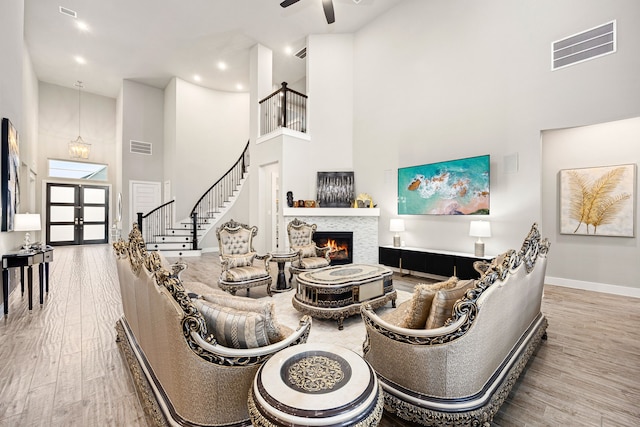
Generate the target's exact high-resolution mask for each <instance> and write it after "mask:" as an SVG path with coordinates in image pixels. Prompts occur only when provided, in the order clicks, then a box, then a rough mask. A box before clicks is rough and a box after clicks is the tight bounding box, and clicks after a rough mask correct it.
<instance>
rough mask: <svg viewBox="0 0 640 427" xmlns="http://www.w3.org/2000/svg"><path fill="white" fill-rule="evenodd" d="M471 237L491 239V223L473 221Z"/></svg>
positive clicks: (470, 229)
mask: <svg viewBox="0 0 640 427" xmlns="http://www.w3.org/2000/svg"><path fill="white" fill-rule="evenodd" d="M469 236H472V237H491V223H490V222H489V221H471V224H470V225H469Z"/></svg>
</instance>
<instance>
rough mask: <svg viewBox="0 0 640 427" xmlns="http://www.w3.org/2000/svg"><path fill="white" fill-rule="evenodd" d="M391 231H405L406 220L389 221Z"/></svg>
mask: <svg viewBox="0 0 640 427" xmlns="http://www.w3.org/2000/svg"><path fill="white" fill-rule="evenodd" d="M389 231H395V232H398V231H404V219H392V220H391V221H389Z"/></svg>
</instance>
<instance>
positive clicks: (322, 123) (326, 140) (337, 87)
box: [283, 34, 354, 200]
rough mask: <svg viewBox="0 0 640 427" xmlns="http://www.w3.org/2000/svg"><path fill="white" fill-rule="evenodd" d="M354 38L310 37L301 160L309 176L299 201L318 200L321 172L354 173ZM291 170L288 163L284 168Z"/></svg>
mask: <svg viewBox="0 0 640 427" xmlns="http://www.w3.org/2000/svg"><path fill="white" fill-rule="evenodd" d="M353 54H354V50H353V35H352V34H330V35H311V36H309V37H308V38H307V95H308V96H309V99H308V103H307V108H308V110H307V111H308V118H307V120H308V123H309V127H308V132H309V135H311V143H309V144H304V145H302V146H301V147H302V149H303V150H304V155H303V156H302V157H300V158H299V159H297V161H298V162H300V163H299V164H304V165H306V166H307V170H308V172H310V173H308V174H305V175H304V176H299V178H298V180H297V182H296V185H295V186H291V187H288V188H283V190H284V194H286V192H287V191H290V190H291V191H293V194H294V197H295V198H296V199H305V200H315V199H316V178H317V175H316V173H317V172H326V171H351V170H353V150H352V136H353ZM283 167H284V168H285V169H286V168H288V167H289V166H288V164H285V165H284V166H283Z"/></svg>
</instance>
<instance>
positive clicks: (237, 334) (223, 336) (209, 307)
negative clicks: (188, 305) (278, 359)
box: [193, 299, 270, 348]
mask: <svg viewBox="0 0 640 427" xmlns="http://www.w3.org/2000/svg"><path fill="white" fill-rule="evenodd" d="M193 304H194V305H195V306H196V308H197V309H198V310H200V313H201V314H202V316H203V317H204V320H205V322H206V324H207V332H208V333H210V334H212V335H213V336H214V337H215V339H216V341H217V342H218V343H219V344H220V345H223V346H225V347H231V348H257V347H263V346H266V345H269V344H270V342H269V336H268V334H267V328H266V327H265V319H264V316H263V315H261V314H258V313H255V312H252V311H241V310H236V309H233V308H230V307H224V306H221V305H218V304H213V303H210V302H208V301H205V300H199V299H196V300H193Z"/></svg>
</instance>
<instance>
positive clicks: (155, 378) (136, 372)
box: [113, 224, 311, 426]
mask: <svg viewBox="0 0 640 427" xmlns="http://www.w3.org/2000/svg"><path fill="white" fill-rule="evenodd" d="M113 247H114V249H115V253H116V267H117V271H118V278H119V281H120V290H121V295H122V307H123V311H124V316H122V318H121V319H120V320H119V321H118V322H117V324H116V331H117V341H118V345H119V347H120V350H121V352H122V354H123V355H124V358H125V360H126V361H127V364H128V365H129V368H130V370H131V373H132V377H133V380H134V383H135V385H136V390H137V392H138V396H139V398H140V402H141V404H142V406H143V408H144V410H145V414H146V416H147V421H148V423H149V425H190V426H241V425H249V424H250V421H249V412H248V406H247V396H248V392H249V388H250V387H251V383H252V381H253V378H254V376H255V374H256V372H257V370H258V368H259V367H260V366H261V365H262V364H263V363H264V362H265V361H266V360H268V359H269V358H270V357H271V356H272V355H273V354H274V353H276V352H277V351H280V350H282V349H284V348H286V347H289V346H291V345H295V344H299V343H304V342H306V340H307V337H308V334H309V330H310V327H311V319H310V318H309V317H308V316H304V317H303V318H302V319H301V320H300V325H299V326H298V328H297V330H295V331H293V330H291V329H290V328H287V327H286V326H284V325H278V324H277V322H276V321H275V319H273V318H271V319H267V318H266V317H267V316H268V314H269V313H268V312H269V311H272V308H273V302H270V301H268V302H266V303H265V304H266V305H260V300H252V299H249V298H241V297H232V296H230V295H229V294H228V293H226V292H223V291H221V290H219V289H212V288H210V287H208V286H206V285H204V284H201V283H186V284H184V285H183V283H182V281H181V279H180V278H179V277H178V275H177V272H178V271H179V270H180V268H179V267H178V268H175V269H173V271H170V270H169V269H168V267H169V266H167V265H166V264H165V265H164V266H163V261H162V259H161V257H160V255H159V254H158V253H157V252H147V251H146V249H145V246H144V241H143V240H142V235H141V234H140V231H139V230H138V228H137V225H135V224H134V227H133V230H132V231H131V233H130V235H129V241H128V242H125V241H123V240H120V241H118V242H116V243H114V244H113ZM185 286H187V287H188V289H185ZM194 293H197V294H198V296H197V297H196V295H194ZM205 293H206V295H204V296H202V294H205ZM238 301H240V304H242V303H245V302H246V304H245V307H244V308H247V307H246V305H251V304H253V305H256V304H257V305H259V307H253V308H252V307H248V308H247V309H246V310H243V309H241V307H239V306H238V305H237V304H238ZM225 302H228V304H225V305H223V303H225ZM233 302H235V303H236V305H235V306H234V305H233V304H232V303H233ZM269 304H270V305H269ZM265 311H266V313H265ZM238 319H240V320H238ZM234 322H235V323H234ZM249 325H251V326H252V327H251V328H249V327H248V326H249ZM269 328H271V329H269ZM258 329H259V330H260V333H258V332H257V331H258ZM273 329H275V330H276V331H275V332H276V335H277V337H275V338H274V336H273V332H274V330H273ZM249 330H251V333H252V334H254V335H255V337H256V338H252V339H250V338H248V335H250V333H249V332H247V331H249ZM227 331H228V332H229V334H230V336H223V335H225V334H226V333H227ZM238 335H240V336H241V337H244V338H245V339H244V341H245V342H244V343H239V342H238ZM222 341H224V342H225V343H226V344H225V345H222V344H221V342H222ZM243 344H244V345H243ZM236 347H246V348H236Z"/></svg>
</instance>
